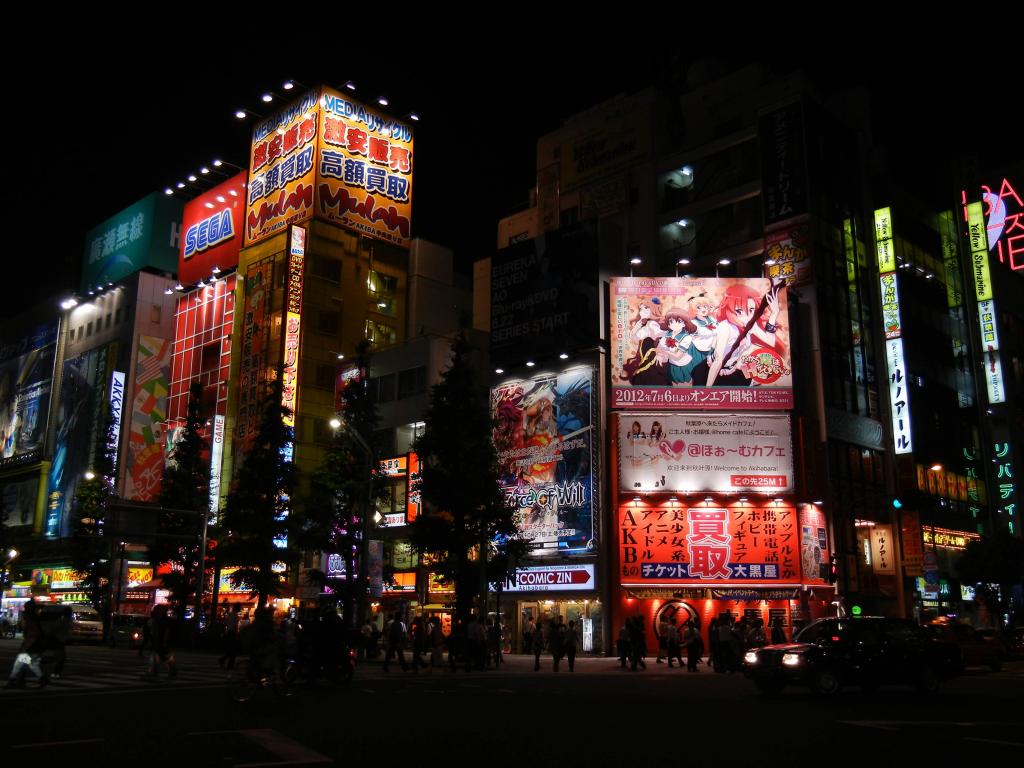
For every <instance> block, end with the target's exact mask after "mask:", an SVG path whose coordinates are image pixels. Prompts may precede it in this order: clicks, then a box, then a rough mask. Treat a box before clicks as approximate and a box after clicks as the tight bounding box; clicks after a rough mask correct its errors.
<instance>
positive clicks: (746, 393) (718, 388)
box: [610, 277, 793, 411]
mask: <svg viewBox="0 0 1024 768" xmlns="http://www.w3.org/2000/svg"><path fill="white" fill-rule="evenodd" d="M783 283H784V280H783V279H778V280H769V279H767V278H716V277H697V278H690V277H685V278H684V277H652V278H648V277H636V278H634V277H613V278H611V288H610V291H611V293H610V306H611V312H610V314H611V326H612V327H611V357H612V362H611V364H612V407H613V408H621V409H679V410H717V411H731V410H737V409H740V410H764V409H786V408H792V407H793V373H792V370H791V365H790V344H789V304H788V301H787V297H786V288H785V286H784V285H783Z"/></svg>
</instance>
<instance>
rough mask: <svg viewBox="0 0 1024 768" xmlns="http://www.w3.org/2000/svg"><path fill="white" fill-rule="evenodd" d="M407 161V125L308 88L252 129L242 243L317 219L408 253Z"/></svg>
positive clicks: (335, 95)
mask: <svg viewBox="0 0 1024 768" xmlns="http://www.w3.org/2000/svg"><path fill="white" fill-rule="evenodd" d="M412 162H413V137H412V129H411V127H410V126H408V125H406V124H404V123H401V122H399V121H396V120H394V119H393V118H391V117H388V116H387V115H385V114H383V113H381V112H379V111H378V110H376V109H373V108H371V107H368V106H366V105H365V104H361V103H359V102H357V101H354V100H353V99H350V98H349V97H348V96H346V95H344V94H342V93H340V92H339V91H336V90H334V89H332V88H327V87H323V88H320V89H314V90H311V91H309V92H308V93H306V94H304V95H303V96H301V97H300V98H299V99H297V100H296V101H294V102H292V103H291V104H289V105H288V106H287V107H286V108H284V109H283V110H281V111H279V112H278V113H277V114H275V115H273V116H272V117H270V118H268V119H267V120H264V121H262V122H260V123H259V124H258V125H257V126H256V127H255V129H254V130H253V136H252V147H251V154H250V166H249V188H248V191H247V192H248V193H247V196H246V201H247V205H246V216H245V244H246V245H252V244H254V243H257V242H259V241H261V240H263V239H265V238H267V237H270V236H271V235H274V234H276V233H278V232H283V231H284V229H285V227H287V226H288V225H289V224H295V223H300V222H303V221H306V220H307V219H310V218H313V217H316V218H319V219H323V220H325V221H329V222H332V223H335V224H340V225H341V226H343V227H347V228H349V229H352V230H355V231H357V232H360V233H362V234H364V235H368V236H370V237H374V238H377V239H379V240H385V241H387V242H389V243H394V244H396V245H400V246H402V247H408V245H409V242H410V240H411V213H412Z"/></svg>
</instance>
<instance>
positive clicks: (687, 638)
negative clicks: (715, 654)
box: [682, 621, 704, 672]
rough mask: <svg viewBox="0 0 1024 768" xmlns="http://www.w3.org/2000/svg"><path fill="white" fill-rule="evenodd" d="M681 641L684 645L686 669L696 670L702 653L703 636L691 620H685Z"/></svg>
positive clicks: (689, 670)
mask: <svg viewBox="0 0 1024 768" xmlns="http://www.w3.org/2000/svg"><path fill="white" fill-rule="evenodd" d="M682 643H683V645H685V646H686V671H687V672H696V671H697V665H698V664H700V657H701V656H702V655H703V654H704V638H702V637H701V635H700V630H698V629H697V627H696V625H695V624H694V623H693V622H692V621H688V622H686V631H685V632H683V638H682Z"/></svg>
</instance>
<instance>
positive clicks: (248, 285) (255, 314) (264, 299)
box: [238, 259, 274, 450]
mask: <svg viewBox="0 0 1024 768" xmlns="http://www.w3.org/2000/svg"><path fill="white" fill-rule="evenodd" d="M272 274H273V260H272V259H264V260H263V261H259V262H257V263H256V264H253V265H251V266H250V267H249V269H248V271H247V272H246V274H245V303H244V305H243V310H242V311H243V315H242V358H241V363H240V366H239V382H238V437H239V438H240V439H241V441H242V446H241V447H242V450H245V447H246V446H248V444H249V439H250V438H251V436H252V435H253V434H255V430H256V426H257V424H258V423H259V415H260V414H259V409H260V395H261V394H262V393H261V391H260V384H261V382H262V381H263V377H262V372H263V354H264V351H265V345H266V340H267V337H268V330H269V327H268V323H267V322H266V319H267V306H268V304H269V302H270V298H271V296H272V295H273V292H274V291H273V286H271V284H270V281H271V275H272Z"/></svg>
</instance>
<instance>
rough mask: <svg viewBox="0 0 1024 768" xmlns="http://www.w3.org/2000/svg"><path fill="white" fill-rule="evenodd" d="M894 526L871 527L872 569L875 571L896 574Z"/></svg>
mask: <svg viewBox="0 0 1024 768" xmlns="http://www.w3.org/2000/svg"><path fill="white" fill-rule="evenodd" d="M893 546H894V544H893V540H892V526H889V525H874V526H872V527H871V569H872V570H873V571H874V572H875V573H880V574H889V575H892V574H895V573H896V560H895V556H894V554H893Z"/></svg>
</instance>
